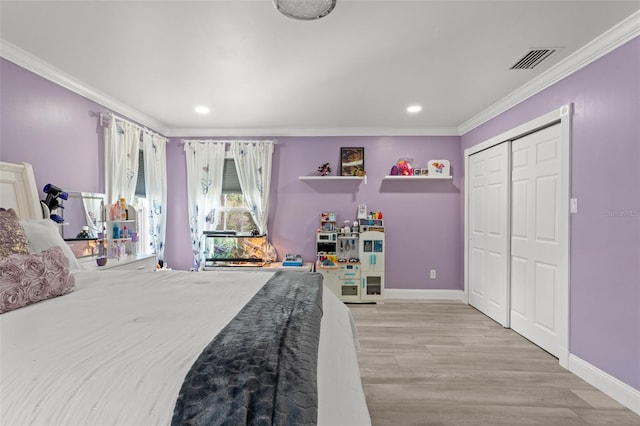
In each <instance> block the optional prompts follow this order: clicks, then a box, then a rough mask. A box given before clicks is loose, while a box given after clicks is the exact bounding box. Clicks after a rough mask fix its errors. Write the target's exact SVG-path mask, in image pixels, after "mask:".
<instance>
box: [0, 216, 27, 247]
mask: <svg viewBox="0 0 640 426" xmlns="http://www.w3.org/2000/svg"><path fill="white" fill-rule="evenodd" d="M14 253H18V254H29V241H27V237H26V235H25V232H24V229H22V226H20V222H19V221H18V215H17V214H16V212H15V211H14V210H13V209H9V210H5V209H2V210H1V211H0V257H5V256H9V255H11V254H14Z"/></svg>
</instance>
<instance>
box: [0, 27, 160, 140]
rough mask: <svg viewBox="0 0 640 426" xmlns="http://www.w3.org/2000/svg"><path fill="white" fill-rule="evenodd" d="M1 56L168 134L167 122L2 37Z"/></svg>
mask: <svg viewBox="0 0 640 426" xmlns="http://www.w3.org/2000/svg"><path fill="white" fill-rule="evenodd" d="M0 56H1V57H3V58H5V59H6V60H8V61H10V62H13V63H14V64H16V65H19V66H21V67H22V68H24V69H26V70H28V71H31V72H32V73H34V74H36V75H38V76H40V77H42V78H44V79H46V80H49V81H51V82H53V83H55V84H57V85H59V86H62V87H64V88H65V89H68V90H70V91H72V92H73V93H76V94H78V95H80V96H83V97H85V98H87V99H89V100H91V101H94V102H96V103H98V104H100V105H102V106H103V107H105V108H107V109H109V110H112V111H114V112H117V113H118V114H121V115H123V116H125V117H128V118H129V119H130V120H133V121H135V122H137V123H139V124H141V125H143V126H146V127H148V128H150V129H153V130H155V131H156V132H158V133H161V134H162V135H166V134H167V132H168V129H167V126H166V125H165V124H163V123H161V122H159V121H157V120H154V119H153V118H151V117H149V116H148V115H145V114H143V113H142V112H140V111H138V110H136V109H134V108H131V107H130V106H128V105H126V104H124V103H122V102H120V101H118V100H116V99H114V98H112V97H111V96H109V95H107V94H105V93H102V92H100V91H99V90H96V89H94V88H92V87H91V86H89V85H88V84H85V83H83V82H82V81H80V80H78V79H77V78H75V77H73V76H71V75H69V74H66V73H65V72H63V71H61V70H59V69H58V68H56V67H54V66H53V65H51V64H49V63H48V62H45V61H43V60H42V59H40V58H38V57H36V56H34V55H32V54H31V53H29V52H27V51H25V50H22V49H21V48H19V47H18V46H15V45H13V44H11V43H9V42H8V41H6V40H4V39H2V38H0ZM95 112H100V111H95Z"/></svg>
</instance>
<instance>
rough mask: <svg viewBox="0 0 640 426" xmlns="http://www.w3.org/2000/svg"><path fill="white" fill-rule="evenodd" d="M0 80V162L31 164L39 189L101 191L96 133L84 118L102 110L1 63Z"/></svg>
mask: <svg viewBox="0 0 640 426" xmlns="http://www.w3.org/2000/svg"><path fill="white" fill-rule="evenodd" d="M0 78H1V80H0V88H1V89H2V96H0V124H1V125H0V160H2V161H6V162H27V163H31V164H32V165H33V171H34V174H35V177H36V183H37V184H38V187H39V189H40V190H42V187H44V185H45V184H47V183H52V184H54V185H56V186H58V187H60V188H62V189H64V190H66V191H86V192H103V191H104V143H103V140H102V131H101V129H100V128H99V126H98V120H97V119H96V117H92V116H90V115H89V113H90V112H100V111H105V110H106V109H105V108H104V107H103V106H101V105H98V104H96V103H95V102H92V101H90V100H88V99H86V98H84V97H82V96H78V95H77V94H75V93H73V92H71V91H69V90H67V89H65V88H63V87H61V86H58V85H57V84H53V83H51V82H50V81H48V80H45V79H43V78H41V77H38V76H36V75H35V74H33V73H31V72H29V71H26V70H25V69H24V68H21V67H19V66H17V65H15V64H13V63H12V62H9V61H7V60H5V59H4V58H0ZM40 195H41V197H42V196H43V194H42V193H41V194H40Z"/></svg>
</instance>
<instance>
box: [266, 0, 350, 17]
mask: <svg viewBox="0 0 640 426" xmlns="http://www.w3.org/2000/svg"><path fill="white" fill-rule="evenodd" d="M336 1H337V0H273V5H274V6H275V8H276V9H277V10H278V12H280V13H282V14H283V15H284V16H287V17H289V18H293V19H300V20H303V21H312V20H314V19H320V18H322V17H325V16H327V15H328V14H329V13H331V11H332V10H333V8H334V7H336Z"/></svg>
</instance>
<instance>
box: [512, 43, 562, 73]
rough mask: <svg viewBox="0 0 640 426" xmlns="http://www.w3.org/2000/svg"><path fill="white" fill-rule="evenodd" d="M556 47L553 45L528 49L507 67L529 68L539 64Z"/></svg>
mask: <svg viewBox="0 0 640 426" xmlns="http://www.w3.org/2000/svg"><path fill="white" fill-rule="evenodd" d="M557 51H558V49H557V48H555V47H549V48H540V49H530V50H529V51H528V52H526V53H525V54H524V55H522V57H521V58H520V59H518V60H517V61H516V63H515V64H513V65H512V66H511V67H510V68H509V69H511V70H531V69H533V68H535V67H536V66H538V65H540V63H541V62H542V61H544V60H545V59H547V58H548V57H549V56H551V55H552V54H553V53H554V52H557Z"/></svg>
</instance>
